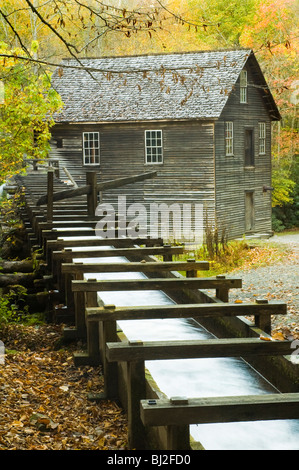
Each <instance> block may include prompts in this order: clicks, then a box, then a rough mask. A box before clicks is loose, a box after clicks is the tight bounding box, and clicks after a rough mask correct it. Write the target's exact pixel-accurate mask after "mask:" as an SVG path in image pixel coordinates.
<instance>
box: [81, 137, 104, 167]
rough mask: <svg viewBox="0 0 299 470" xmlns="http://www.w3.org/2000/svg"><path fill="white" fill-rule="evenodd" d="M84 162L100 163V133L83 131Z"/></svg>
mask: <svg viewBox="0 0 299 470" xmlns="http://www.w3.org/2000/svg"><path fill="white" fill-rule="evenodd" d="M83 164H84V165H99V164H100V133H99V132H83Z"/></svg>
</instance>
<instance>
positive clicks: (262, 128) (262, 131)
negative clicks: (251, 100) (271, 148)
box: [259, 122, 266, 155]
mask: <svg viewBox="0 0 299 470" xmlns="http://www.w3.org/2000/svg"><path fill="white" fill-rule="evenodd" d="M265 153H266V123H265V122H259V154H260V155H264V154H265Z"/></svg>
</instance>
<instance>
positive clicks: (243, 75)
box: [240, 70, 248, 103]
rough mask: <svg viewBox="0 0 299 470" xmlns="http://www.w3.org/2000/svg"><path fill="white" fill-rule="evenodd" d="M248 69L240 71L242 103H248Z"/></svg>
mask: <svg viewBox="0 0 299 470" xmlns="http://www.w3.org/2000/svg"><path fill="white" fill-rule="evenodd" d="M247 85H248V84H247V70H242V72H241V73H240V103H247Z"/></svg>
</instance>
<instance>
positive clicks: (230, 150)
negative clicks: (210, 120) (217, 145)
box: [225, 121, 234, 156]
mask: <svg viewBox="0 0 299 470" xmlns="http://www.w3.org/2000/svg"><path fill="white" fill-rule="evenodd" d="M233 154H234V123H233V122H232V121H227V122H226V123H225V155H226V156H229V155H233Z"/></svg>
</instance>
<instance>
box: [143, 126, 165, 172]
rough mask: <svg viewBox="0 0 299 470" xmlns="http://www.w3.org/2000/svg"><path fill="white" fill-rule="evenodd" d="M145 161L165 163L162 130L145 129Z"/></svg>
mask: <svg viewBox="0 0 299 470" xmlns="http://www.w3.org/2000/svg"><path fill="white" fill-rule="evenodd" d="M145 162H146V163H152V164H157V163H163V141H162V131H161V130H153V131H152V130H151V131H145Z"/></svg>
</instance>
